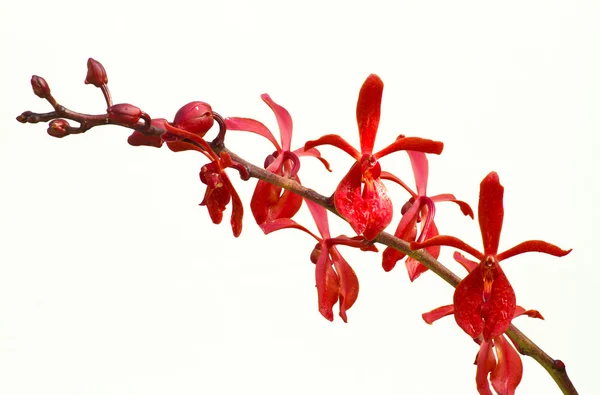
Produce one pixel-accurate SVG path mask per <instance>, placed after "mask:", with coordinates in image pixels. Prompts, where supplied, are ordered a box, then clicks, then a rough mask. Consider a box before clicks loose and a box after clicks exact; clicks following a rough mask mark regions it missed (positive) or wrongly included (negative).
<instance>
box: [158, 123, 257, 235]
mask: <svg viewBox="0 0 600 395" xmlns="http://www.w3.org/2000/svg"><path fill="white" fill-rule="evenodd" d="M164 126H165V128H166V130H167V132H168V133H169V134H170V135H171V136H173V137H175V138H177V139H179V140H178V141H175V143H176V144H175V146H176V147H182V148H184V149H185V150H195V151H198V152H201V153H202V154H203V155H205V156H206V157H207V158H209V159H210V160H211V162H210V163H208V164H206V165H204V166H202V168H201V170H200V181H202V182H203V183H204V184H206V192H205V193H204V199H203V200H202V202H201V203H200V205H201V206H206V208H207V209H208V214H209V215H210V218H211V220H212V221H213V223H215V224H220V223H221V221H222V219H223V211H225V209H226V207H227V205H228V204H229V202H231V207H232V211H231V229H232V231H233V235H234V236H235V237H238V236H239V235H240V234H241V233H242V217H243V215H244V208H243V205H242V201H241V200H240V197H239V195H238V194H237V192H236V190H235V188H234V187H233V184H232V183H231V180H230V179H229V177H228V176H227V173H225V169H226V168H228V167H232V168H235V169H236V170H238V171H240V172H241V173H242V174H243V175H244V172H245V171H246V170H245V169H244V168H243V167H241V166H240V165H239V164H238V163H236V162H233V161H232V160H231V157H230V156H229V154H228V153H227V152H221V155H217V154H216V152H214V151H213V149H212V148H211V147H210V145H208V143H207V142H206V141H204V140H203V139H202V138H201V137H199V136H198V135H197V134H194V133H192V132H188V131H186V130H183V129H179V128H176V127H174V126H171V125H169V124H168V123H166V122H165V124H164ZM182 150H183V149H182ZM174 151H176V150H174ZM247 177H248V174H247V173H246V174H245V177H244V178H246V179H247Z"/></svg>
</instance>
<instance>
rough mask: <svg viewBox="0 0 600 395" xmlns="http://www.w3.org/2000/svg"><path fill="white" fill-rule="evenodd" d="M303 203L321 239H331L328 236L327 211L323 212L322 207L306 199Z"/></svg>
mask: <svg viewBox="0 0 600 395" xmlns="http://www.w3.org/2000/svg"><path fill="white" fill-rule="evenodd" d="M305 202H306V205H307V206H308V210H309V211H310V214H311V215H312V217H313V220H314V221H315V224H316V225H317V229H319V233H321V236H322V237H323V239H329V238H331V235H330V234H329V221H328V219H327V210H325V208H324V207H322V206H319V205H318V204H317V203H315V202H313V201H310V200H308V199H306V200H305Z"/></svg>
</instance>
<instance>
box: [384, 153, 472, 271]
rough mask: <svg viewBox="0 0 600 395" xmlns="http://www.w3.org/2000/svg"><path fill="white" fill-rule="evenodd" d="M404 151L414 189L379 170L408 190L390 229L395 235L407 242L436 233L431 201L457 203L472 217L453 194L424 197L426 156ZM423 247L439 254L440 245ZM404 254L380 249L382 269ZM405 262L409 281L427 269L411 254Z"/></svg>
mask: <svg viewBox="0 0 600 395" xmlns="http://www.w3.org/2000/svg"><path fill="white" fill-rule="evenodd" d="M406 152H407V154H408V156H409V158H410V163H411V165H412V169H413V173H414V176H415V184H416V186H417V192H416V193H415V192H414V191H413V190H412V189H410V188H409V187H408V185H406V184H405V183H404V182H403V181H402V180H400V179H399V178H398V177H396V176H395V175H393V174H391V173H388V172H382V174H381V178H382V179H387V180H392V181H394V182H396V183H398V184H400V185H401V186H402V187H404V189H406V190H407V191H408V193H410V194H411V198H410V200H409V201H408V202H407V203H406V204H405V205H404V206H403V207H402V219H401V220H400V222H399V223H398V227H397V228H396V232H395V233H394V235H395V236H396V237H398V238H400V239H402V240H405V241H408V242H411V241H417V242H422V241H424V240H426V239H430V238H432V237H434V236H437V235H438V234H439V233H438V230H437V227H436V226H435V222H434V220H433V219H434V217H435V203H438V202H446V201H447V202H454V203H456V204H457V205H458V206H459V208H460V209H461V211H462V213H463V214H464V215H468V216H470V217H471V218H473V210H472V209H471V207H470V206H469V205H468V204H467V203H465V202H463V201H462V200H457V199H456V198H455V197H454V195H451V194H442V195H435V196H432V197H428V196H427V181H428V179H429V162H428V161H427V156H426V155H425V154H424V153H422V152H416V151H406ZM418 223H420V224H421V232H420V233H419V234H418V235H417V233H418V232H417V224H418ZM426 250H427V252H428V253H429V254H430V255H431V256H433V257H434V258H436V259H437V258H438V257H439V255H440V246H432V247H428V248H427V249H426ZM405 256H406V255H405V254H403V253H402V252H400V251H398V250H395V249H393V248H390V247H387V248H386V249H385V250H384V251H383V260H382V264H383V269H384V270H385V271H390V270H392V269H393V268H394V266H395V265H396V262H398V261H399V260H401V259H403V258H404V257H405ZM405 264H406V269H407V270H408V276H409V278H410V281H414V280H415V279H416V278H417V277H419V276H420V275H421V273H423V272H425V271H426V270H427V267H425V266H424V265H423V264H421V263H420V262H419V261H417V260H416V259H413V258H411V257H408V258H407V259H406V262H405Z"/></svg>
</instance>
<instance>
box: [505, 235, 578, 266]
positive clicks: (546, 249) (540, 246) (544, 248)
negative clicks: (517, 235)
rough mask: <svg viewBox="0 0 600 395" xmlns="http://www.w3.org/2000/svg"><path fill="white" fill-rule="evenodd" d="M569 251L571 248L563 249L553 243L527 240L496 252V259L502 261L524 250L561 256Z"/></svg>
mask: <svg viewBox="0 0 600 395" xmlns="http://www.w3.org/2000/svg"><path fill="white" fill-rule="evenodd" d="M571 251H572V250H563V249H561V248H560V247H557V246H555V245H554V244H550V243H546V242H545V241H541V240H528V241H524V242H522V243H521V244H519V245H516V246H514V247H513V248H511V249H509V250H506V251H504V252H503V253H501V254H498V261H502V260H504V259H508V258H510V257H513V256H515V255H519V254H523V253H525V252H543V253H544V254H549V255H554V256H558V257H561V256H565V255H567V254H568V253H569V252H571Z"/></svg>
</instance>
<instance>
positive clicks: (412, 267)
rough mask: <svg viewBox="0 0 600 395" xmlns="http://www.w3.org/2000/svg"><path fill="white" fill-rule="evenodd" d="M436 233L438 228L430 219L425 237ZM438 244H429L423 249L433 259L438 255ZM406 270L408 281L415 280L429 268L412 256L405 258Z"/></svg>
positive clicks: (433, 235)
mask: <svg viewBox="0 0 600 395" xmlns="http://www.w3.org/2000/svg"><path fill="white" fill-rule="evenodd" d="M437 235H438V230H437V227H436V226H435V223H434V222H433V221H432V222H431V226H430V227H429V230H428V231H427V234H426V235H425V238H427V239H428V238H431V237H435V236H437ZM440 250H441V248H440V246H431V247H428V248H426V249H425V251H427V252H428V253H429V255H431V256H432V257H434V258H435V259H437V258H438V257H439V256H440ZM405 265H406V270H407V271H408V278H409V279H410V281H411V282H412V281H415V280H416V279H417V278H418V277H419V276H420V275H421V274H423V273H425V272H426V271H427V270H429V269H428V268H427V266H425V265H423V264H422V263H421V262H419V261H417V260H416V259H414V258H411V257H408V258H406V262H405Z"/></svg>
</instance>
